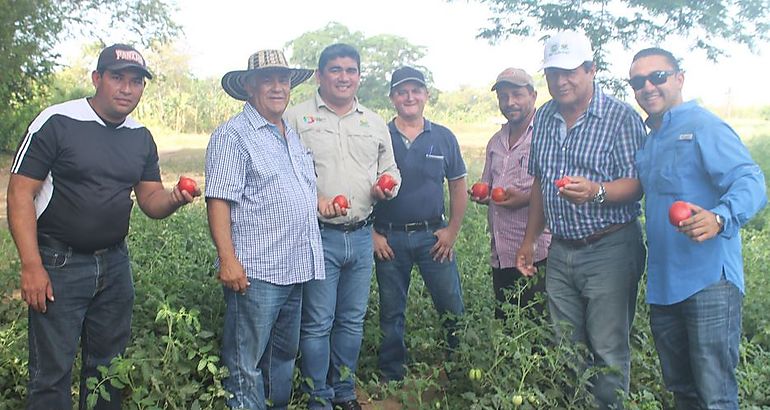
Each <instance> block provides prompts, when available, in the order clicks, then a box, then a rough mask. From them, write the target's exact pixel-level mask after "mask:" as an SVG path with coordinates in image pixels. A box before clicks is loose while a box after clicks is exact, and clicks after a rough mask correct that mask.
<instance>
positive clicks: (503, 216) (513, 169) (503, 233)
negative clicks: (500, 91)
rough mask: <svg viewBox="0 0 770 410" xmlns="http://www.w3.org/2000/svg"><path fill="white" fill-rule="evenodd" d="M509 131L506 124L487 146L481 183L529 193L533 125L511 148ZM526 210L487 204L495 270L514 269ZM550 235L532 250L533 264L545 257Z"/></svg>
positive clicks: (492, 260) (541, 239)
mask: <svg viewBox="0 0 770 410" xmlns="http://www.w3.org/2000/svg"><path fill="white" fill-rule="evenodd" d="M509 133H510V127H509V125H508V124H507V123H506V124H505V125H503V127H502V128H501V129H500V131H498V132H497V133H496V134H495V135H494V136H492V138H491V139H490V140H489V143H487V152H486V160H485V161H484V172H483V174H482V175H481V180H482V181H484V182H486V183H487V184H489V187H490V189H491V188H492V187H503V188H506V189H507V188H514V189H516V190H519V191H522V192H527V193H529V191H530V189H531V187H532V181H533V180H534V177H533V176H531V175H529V174H528V173H527V164H529V147H530V145H531V143H532V124H531V123H530V124H529V127H528V128H527V132H526V133H525V134H524V135H522V136H521V137H520V138H519V139H518V140H516V142H515V143H514V144H513V146H512V147H511V146H509V143H508V135H509ZM527 212H529V207H524V208H519V209H510V208H506V207H502V206H499V205H495V204H494V203H493V202H492V201H490V202H489V210H488V212H487V218H488V221H489V231H490V233H491V236H492V241H491V242H492V255H491V258H490V261H489V263H490V264H491V265H492V267H494V268H501V269H502V268H512V267H515V266H516V260H515V259H516V251H518V250H519V246H520V245H521V242H522V240H524V232H525V230H526V228H527ZM550 243H551V234H550V233H549V232H548V230H547V229H546V231H545V233H543V234H542V235H540V237H539V238H538V240H537V244H536V246H535V255H534V256H535V262H537V261H540V260H543V259H545V258H546V256H547V255H548V245H550Z"/></svg>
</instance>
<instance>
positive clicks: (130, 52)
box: [96, 44, 152, 79]
mask: <svg viewBox="0 0 770 410" xmlns="http://www.w3.org/2000/svg"><path fill="white" fill-rule="evenodd" d="M124 68H136V69H137V70H139V71H141V72H142V74H143V75H144V76H145V77H147V78H150V79H152V73H151V72H150V70H148V69H147V64H146V63H145V61H144V57H142V54H141V53H139V52H138V51H136V49H135V48H133V47H131V46H129V45H128V44H113V45H111V46H109V47H106V48H105V49H104V50H102V52H101V53H99V61H98V62H97V63H96V71H99V72H103V71H104V70H110V71H117V70H122V69H124Z"/></svg>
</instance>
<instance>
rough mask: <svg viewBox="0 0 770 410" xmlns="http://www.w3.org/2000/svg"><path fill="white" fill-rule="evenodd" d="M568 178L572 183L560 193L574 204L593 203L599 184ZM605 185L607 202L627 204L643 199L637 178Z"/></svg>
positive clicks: (580, 178)
mask: <svg viewBox="0 0 770 410" xmlns="http://www.w3.org/2000/svg"><path fill="white" fill-rule="evenodd" d="M567 178H569V180H570V182H569V183H568V184H567V185H565V186H564V187H563V188H560V189H559V193H560V195H562V196H563V197H564V199H566V200H568V201H570V202H572V203H575V204H578V205H579V204H584V203H586V202H591V201H593V199H594V197H595V196H596V193H597V192H599V189H600V188H599V184H600V183H599V182H596V181H590V180H588V179H586V178H584V177H579V176H567ZM603 184H604V190H605V192H606V194H605V195H606V196H605V201H606V202H612V203H626V202H633V201H638V200H639V199H641V198H642V184H641V183H640V182H639V180H638V179H636V178H619V179H616V180H614V181H610V182H604V183H603Z"/></svg>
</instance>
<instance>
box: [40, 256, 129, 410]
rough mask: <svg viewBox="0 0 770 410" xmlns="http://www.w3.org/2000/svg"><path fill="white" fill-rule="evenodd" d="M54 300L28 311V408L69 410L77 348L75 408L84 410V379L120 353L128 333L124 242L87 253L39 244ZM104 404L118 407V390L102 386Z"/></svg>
mask: <svg viewBox="0 0 770 410" xmlns="http://www.w3.org/2000/svg"><path fill="white" fill-rule="evenodd" d="M40 256H41V257H42V259H43V267H45V270H46V271H48V276H49V277H50V280H51V286H52V288H53V292H54V298H55V301H54V302H48V309H47V311H46V313H40V312H37V311H35V310H33V309H29V316H28V317H29V334H28V335H29V377H30V380H29V386H28V397H27V408H28V409H71V408H72V364H73V363H74V361H75V355H76V354H77V348H78V342H80V345H81V356H82V361H83V363H82V368H81V371H80V408H81V409H85V408H86V398H87V396H88V389H87V388H86V380H87V379H88V378H89V377H100V375H99V372H98V371H97V367H98V366H109V364H110V361H111V360H112V359H113V358H114V357H116V356H118V355H120V354H122V353H123V352H124V351H125V348H126V345H127V344H128V340H129V337H130V335H131V313H132V312H131V310H132V308H133V304H134V283H133V278H132V277H131V265H130V263H129V260H128V249H127V248H126V244H125V242H121V243H120V244H119V245H116V246H113V247H111V248H109V249H107V250H105V251H99V252H97V253H93V254H84V253H77V252H74V251H73V250H72V249H71V248H66V247H65V248H63V249H53V248H48V247H44V246H40ZM106 386H107V390H108V391H109V393H110V396H111V400H110V401H109V402H107V401H105V400H102V399H101V398H99V401H98V402H97V405H96V408H97V409H120V391H119V390H117V389H114V388H113V387H112V386H111V385H110V384H109V383H107V384H106Z"/></svg>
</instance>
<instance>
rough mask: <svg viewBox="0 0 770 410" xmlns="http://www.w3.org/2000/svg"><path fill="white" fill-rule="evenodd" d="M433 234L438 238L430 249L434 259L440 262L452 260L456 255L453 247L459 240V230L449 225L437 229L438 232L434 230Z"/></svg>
mask: <svg viewBox="0 0 770 410" xmlns="http://www.w3.org/2000/svg"><path fill="white" fill-rule="evenodd" d="M433 236H435V237H436V238H437V239H438V240H437V241H436V243H435V244H434V245H433V247H432V248H431V249H430V254H431V255H433V260H434V261H436V262H439V263H444V261H451V260H452V258H453V257H454V252H453V251H452V248H453V247H454V245H455V241H456V240H457V232H456V231H453V230H452V229H450V228H449V227H447V228H441V229H438V230H436V232H433Z"/></svg>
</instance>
